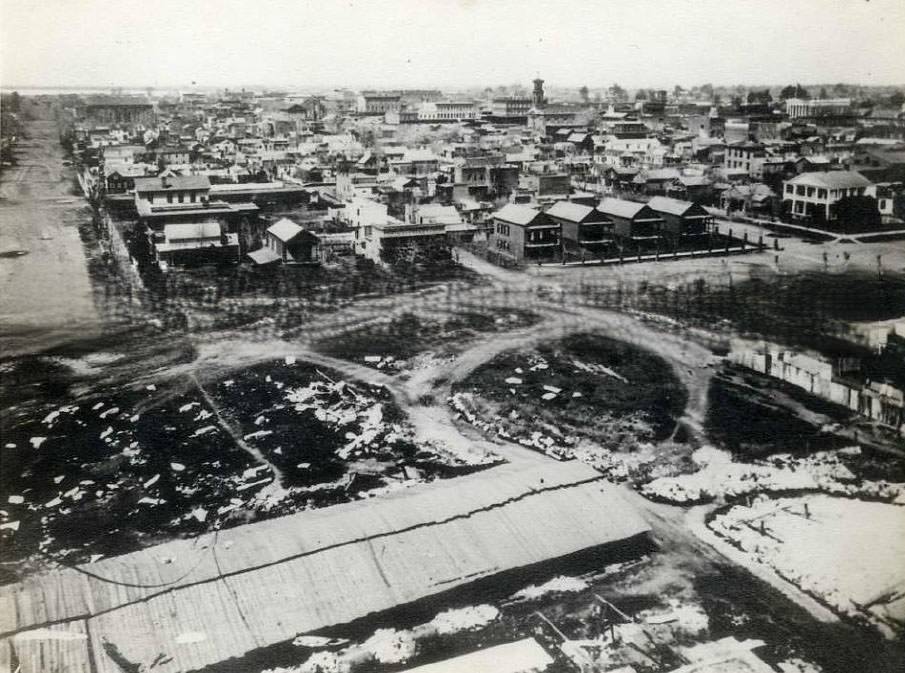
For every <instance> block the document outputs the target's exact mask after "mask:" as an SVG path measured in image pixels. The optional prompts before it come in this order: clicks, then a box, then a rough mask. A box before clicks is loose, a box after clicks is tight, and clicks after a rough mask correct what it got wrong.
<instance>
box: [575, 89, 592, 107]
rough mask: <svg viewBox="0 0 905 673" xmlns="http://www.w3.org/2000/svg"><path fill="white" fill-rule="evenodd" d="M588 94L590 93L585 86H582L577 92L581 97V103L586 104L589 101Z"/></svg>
mask: <svg viewBox="0 0 905 673" xmlns="http://www.w3.org/2000/svg"><path fill="white" fill-rule="evenodd" d="M589 94H590V92H589V90H588V87H587V86H583V87H581V88H580V89H579V90H578V95H579V96H581V102H582V103H588V102H589V101H590V100H591V98H590V95H589Z"/></svg>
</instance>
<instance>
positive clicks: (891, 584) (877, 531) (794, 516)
mask: <svg viewBox="0 0 905 673" xmlns="http://www.w3.org/2000/svg"><path fill="white" fill-rule="evenodd" d="M709 526H710V528H711V529H712V530H713V531H714V532H715V533H717V534H718V535H720V536H722V537H724V538H726V539H727V540H729V541H730V542H731V543H732V544H734V545H735V546H737V547H739V548H740V549H741V550H743V551H744V552H746V553H748V554H749V555H750V556H751V557H752V559H753V560H755V561H757V562H758V563H761V564H764V565H767V566H769V567H771V568H773V569H774V570H775V571H776V572H777V573H779V574H780V575H781V576H782V577H784V578H786V579H787V580H789V581H791V582H792V583H793V584H795V585H796V586H798V587H799V588H801V589H802V590H803V591H805V592H807V593H809V594H811V595H813V596H816V597H818V598H819V599H820V600H821V601H823V602H824V603H826V604H828V605H830V606H832V607H833V609H835V610H836V611H837V612H840V613H842V614H845V615H848V616H850V617H854V618H858V619H866V620H868V621H870V622H872V623H874V624H875V625H876V626H877V627H878V628H880V630H881V631H883V632H884V634H886V635H887V636H892V635H895V633H894V631H890V627H889V625H890V624H895V623H897V622H898V623H899V624H901V623H902V622H903V621H905V593H903V592H902V587H903V586H905V564H903V563H902V559H903V558H905V509H903V508H902V507H901V506H899V505H892V504H887V503H882V502H866V501H861V500H854V499H852V498H840V497H834V496H831V495H826V494H810V495H805V496H801V497H798V498H776V499H773V498H769V497H766V496H762V497H758V498H757V499H756V500H755V501H754V502H753V503H752V504H751V505H750V506H747V507H746V506H741V505H737V506H734V507H732V508H730V509H729V510H728V511H727V512H725V513H724V514H720V515H718V516H716V517H714V519H713V520H712V521H711V522H710V524H709ZM815 550H820V553H815ZM859 606H864V607H859ZM899 628H901V627H899Z"/></svg>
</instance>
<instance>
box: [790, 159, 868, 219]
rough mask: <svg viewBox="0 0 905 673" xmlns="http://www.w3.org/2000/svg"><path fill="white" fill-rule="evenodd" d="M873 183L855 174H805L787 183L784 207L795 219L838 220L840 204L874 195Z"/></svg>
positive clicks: (834, 172)
mask: <svg viewBox="0 0 905 673" xmlns="http://www.w3.org/2000/svg"><path fill="white" fill-rule="evenodd" d="M875 194H876V192H875V189H874V185H873V183H872V182H871V181H870V180H868V179H867V178H865V177H864V176H863V175H861V174H860V173H857V172H855V171H819V172H815V173H802V174H801V175H797V176H795V177H794V178H792V179H791V180H786V181H785V182H784V183H783V197H782V198H783V207H784V209H785V210H786V211H787V212H788V213H789V215H790V216H791V217H792V219H796V220H803V219H816V220H818V221H819V220H822V221H827V222H828V221H832V220H835V219H837V214H836V204H837V203H838V202H839V201H840V200H841V199H844V198H846V197H850V196H874V195H875Z"/></svg>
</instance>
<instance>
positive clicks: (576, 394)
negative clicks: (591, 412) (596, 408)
mask: <svg viewBox="0 0 905 673" xmlns="http://www.w3.org/2000/svg"><path fill="white" fill-rule="evenodd" d="M572 397H582V394H581V393H580V392H578V391H575V392H574V393H572Z"/></svg>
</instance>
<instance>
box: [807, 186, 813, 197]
mask: <svg viewBox="0 0 905 673" xmlns="http://www.w3.org/2000/svg"><path fill="white" fill-rule="evenodd" d="M808 196H814V188H813V187H808Z"/></svg>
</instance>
